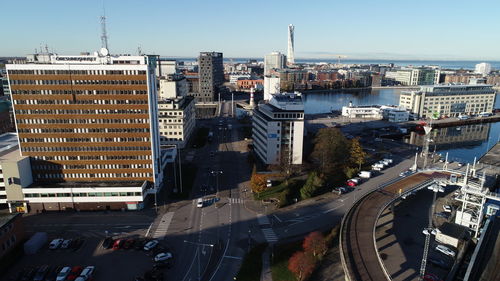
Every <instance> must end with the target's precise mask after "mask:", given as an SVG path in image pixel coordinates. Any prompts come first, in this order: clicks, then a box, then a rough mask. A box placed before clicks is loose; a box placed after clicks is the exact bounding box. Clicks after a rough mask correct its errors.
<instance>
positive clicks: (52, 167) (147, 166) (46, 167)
mask: <svg viewBox="0 0 500 281" xmlns="http://www.w3.org/2000/svg"><path fill="white" fill-rule="evenodd" d="M32 167H33V169H35V170H39V171H40V170H47V171H53V170H56V171H57V170H61V169H150V168H152V164H125V165H119V164H91V165H58V164H34V165H32Z"/></svg>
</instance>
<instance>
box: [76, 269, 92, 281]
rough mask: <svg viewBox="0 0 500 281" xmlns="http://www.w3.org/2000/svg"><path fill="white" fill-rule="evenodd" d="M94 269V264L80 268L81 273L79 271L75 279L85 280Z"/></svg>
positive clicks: (90, 275) (78, 280)
mask: <svg viewBox="0 0 500 281" xmlns="http://www.w3.org/2000/svg"><path fill="white" fill-rule="evenodd" d="M94 271H95V266H92V265H89V266H87V267H85V268H84V269H83V270H82V273H80V276H78V278H76V279H75V281H86V280H89V279H90V278H91V277H92V274H94Z"/></svg>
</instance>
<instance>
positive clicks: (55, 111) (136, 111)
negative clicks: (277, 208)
mask: <svg viewBox="0 0 500 281" xmlns="http://www.w3.org/2000/svg"><path fill="white" fill-rule="evenodd" d="M68 111H69V110H64V109H17V110H16V111H15V112H16V114H50V115H54V114H56V115H60V114H74V113H68ZM71 111H74V110H71ZM80 111H83V112H85V113H84V114H91V115H95V114H99V115H101V114H107V115H111V114H148V112H149V111H148V110H147V109H95V110H80ZM80 115H81V114H80ZM116 117H121V116H116ZM127 117H128V116H127Z"/></svg>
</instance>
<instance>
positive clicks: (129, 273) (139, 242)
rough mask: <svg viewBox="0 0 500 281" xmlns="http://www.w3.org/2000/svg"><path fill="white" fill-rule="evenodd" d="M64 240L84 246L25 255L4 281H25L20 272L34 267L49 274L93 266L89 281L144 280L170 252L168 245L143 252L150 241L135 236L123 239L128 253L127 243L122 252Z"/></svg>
mask: <svg viewBox="0 0 500 281" xmlns="http://www.w3.org/2000/svg"><path fill="white" fill-rule="evenodd" d="M53 238H54V239H55V238H56V237H50V238H49V241H48V242H50V241H52V239H53ZM57 238H59V237H57ZM62 238H64V239H68V238H71V239H81V240H80V241H82V243H81V245H80V246H79V247H70V248H67V249H62V248H61V247H58V248H57V249H49V243H47V244H46V245H44V247H43V248H42V249H40V250H39V251H38V253H36V254H34V255H29V256H28V255H25V256H24V257H23V258H22V259H21V260H20V261H19V262H18V263H16V264H15V266H14V267H13V268H12V269H11V270H10V271H9V272H8V273H7V275H6V278H4V279H2V280H23V279H22V276H21V275H22V274H21V275H20V273H21V272H27V271H29V269H31V268H33V267H35V268H39V267H41V266H42V265H48V266H49V270H48V271H49V272H50V271H55V269H56V268H59V269H60V268H61V267H65V266H69V267H74V266H82V267H86V266H89V265H91V266H95V272H94V274H93V278H92V279H89V280H96V281H99V280H103V281H105V280H135V277H137V276H144V274H145V273H146V272H147V271H151V270H152V269H153V265H154V263H155V262H154V261H153V258H154V256H155V255H157V254H158V253H160V252H168V251H170V250H169V248H168V245H166V244H165V243H162V242H160V243H159V244H158V246H156V247H155V248H154V249H153V250H151V251H144V249H143V248H144V244H145V243H146V242H148V241H150V240H145V239H143V238H141V237H133V236H128V237H123V238H125V239H130V240H129V241H130V242H129V245H128V246H127V249H125V248H124V246H125V244H124V243H121V245H120V246H121V248H120V249H113V248H110V249H104V248H103V246H102V242H103V239H97V238H89V239H83V238H80V237H77V236H73V237H62ZM116 239H117V237H115V240H116ZM112 246H113V245H112ZM167 270H168V265H167V264H165V266H164V267H161V268H160V269H158V271H159V272H160V271H161V272H164V273H165V272H166V271H167ZM26 275H29V274H26ZM47 275H48V274H47ZM31 278H32V277H31ZM29 280H32V279H29ZM54 280H55V279H54ZM66 280H70V279H66ZM146 280H148V279H146ZM149 280H156V279H149ZM159 280H163V279H159Z"/></svg>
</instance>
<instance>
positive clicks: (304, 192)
mask: <svg viewBox="0 0 500 281" xmlns="http://www.w3.org/2000/svg"><path fill="white" fill-rule="evenodd" d="M322 186H323V180H322V179H321V178H320V177H319V176H318V174H317V173H316V172H312V173H310V174H309V176H308V177H307V181H306V183H305V184H304V186H302V188H301V189H300V197H302V199H307V198H311V197H313V196H314V195H315V194H316V193H317V192H318V190H319V189H320V188H321V187H322Z"/></svg>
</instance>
